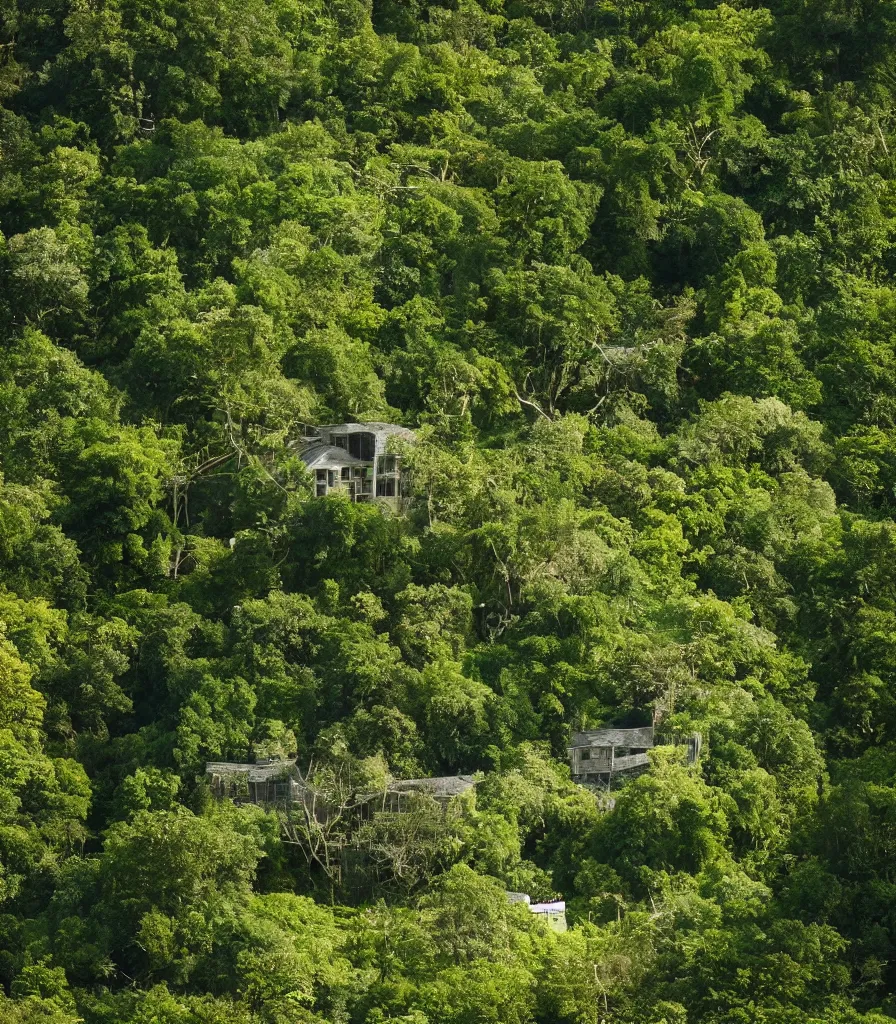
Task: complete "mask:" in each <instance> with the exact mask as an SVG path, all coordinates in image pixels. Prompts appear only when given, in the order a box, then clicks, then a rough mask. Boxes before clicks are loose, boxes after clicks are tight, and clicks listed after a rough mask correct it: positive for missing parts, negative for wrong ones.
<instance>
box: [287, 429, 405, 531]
mask: <svg viewBox="0 0 896 1024" xmlns="http://www.w3.org/2000/svg"><path fill="white" fill-rule="evenodd" d="M310 430H311V432H310V433H309V434H308V435H307V436H306V437H304V438H302V440H301V442H300V450H299V455H300V458H301V459H302V461H303V462H304V463H305V465H306V466H307V467H308V469H309V471H310V472H311V474H312V475H313V477H314V493H315V494H316V495H317V497H319V498H324V497H326V496H327V495H328V494H344V495H345V496H346V497H348V498H349V499H350V500H351V501H360V502H376V503H379V504H382V505H385V506H387V507H389V508H391V509H392V510H393V511H401V510H402V509H403V508H404V506H405V503H406V500H407V497H408V474H407V471H406V470H405V469H404V468H403V467H402V464H401V462H402V460H401V456H400V455H398V454H396V453H395V452H393V451H391V450H390V444H389V442H390V441H391V440H392V439H393V438H397V439H400V440H402V441H413V440H414V436H415V435H414V432H413V431H412V430H408V428H407V427H400V426H398V425H397V424H394V423H330V424H325V425H323V426H318V427H312V428H310Z"/></svg>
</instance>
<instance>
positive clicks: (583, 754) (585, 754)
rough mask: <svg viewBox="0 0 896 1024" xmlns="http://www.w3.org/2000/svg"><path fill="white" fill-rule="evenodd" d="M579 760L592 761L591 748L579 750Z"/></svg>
mask: <svg viewBox="0 0 896 1024" xmlns="http://www.w3.org/2000/svg"><path fill="white" fill-rule="evenodd" d="M579 760H580V761H590V760H591V751H590V750H580V751H579Z"/></svg>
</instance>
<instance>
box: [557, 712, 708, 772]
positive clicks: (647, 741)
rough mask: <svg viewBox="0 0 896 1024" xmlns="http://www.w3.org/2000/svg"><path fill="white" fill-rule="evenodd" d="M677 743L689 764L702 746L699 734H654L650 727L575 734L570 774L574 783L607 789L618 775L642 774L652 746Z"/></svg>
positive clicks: (572, 738) (608, 729) (652, 728)
mask: <svg viewBox="0 0 896 1024" xmlns="http://www.w3.org/2000/svg"><path fill="white" fill-rule="evenodd" d="M679 744H680V745H684V746H687V751H688V754H687V756H688V763H689V764H691V763H693V762H694V761H696V760H697V757H698V756H699V754H700V748H701V746H702V738H701V736H700V734H699V733H693V734H692V735H691V736H686V737H679V736H675V735H671V734H665V735H657V734H656V732H655V730H654V727H653V726H652V725H647V726H641V727H639V728H635V729H613V728H607V729H590V730H586V731H583V732H575V731H574V732H573V733H572V736H571V739H570V745H569V765H570V771H571V773H572V778H573V781H574V782H579V783H582V784H584V785H588V784H600V785H603V786H608V785H609V784H610V783H611V782H612V781H613V778H614V777H615V776H617V775H620V774H621V775H633V774H637V773H638V772H640V771H643V770H644V769H645V768H646V767H647V765H648V763H649V759H648V756H647V751H648V750H651V749H652V748H653V747H655V746H667V745H676V746H677V745H679Z"/></svg>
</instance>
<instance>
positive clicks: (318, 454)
mask: <svg viewBox="0 0 896 1024" xmlns="http://www.w3.org/2000/svg"><path fill="white" fill-rule="evenodd" d="M299 458H300V459H301V460H302V462H304V463H305V465H306V466H307V467H308V468H309V469H341V468H342V467H343V466H353V465H354V466H364V465H366V463H365V462H364V461H363V460H361V459H356V458H355V456H354V455H349V453H348V452H347V451H346V450H345V449H344V448H337V447H336V446H335V445H332V444H327V443H326V442H325V441H323V440H322V439H320V438H312V439H311V441H310V442H309V443H308V444H306V445H305V446H304V448H303V449H302V451H301V452H300V453H299Z"/></svg>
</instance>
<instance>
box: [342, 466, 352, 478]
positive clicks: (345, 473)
mask: <svg viewBox="0 0 896 1024" xmlns="http://www.w3.org/2000/svg"><path fill="white" fill-rule="evenodd" d="M351 478H352V467H351V466H343V467H342V479H343V480H351Z"/></svg>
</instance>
